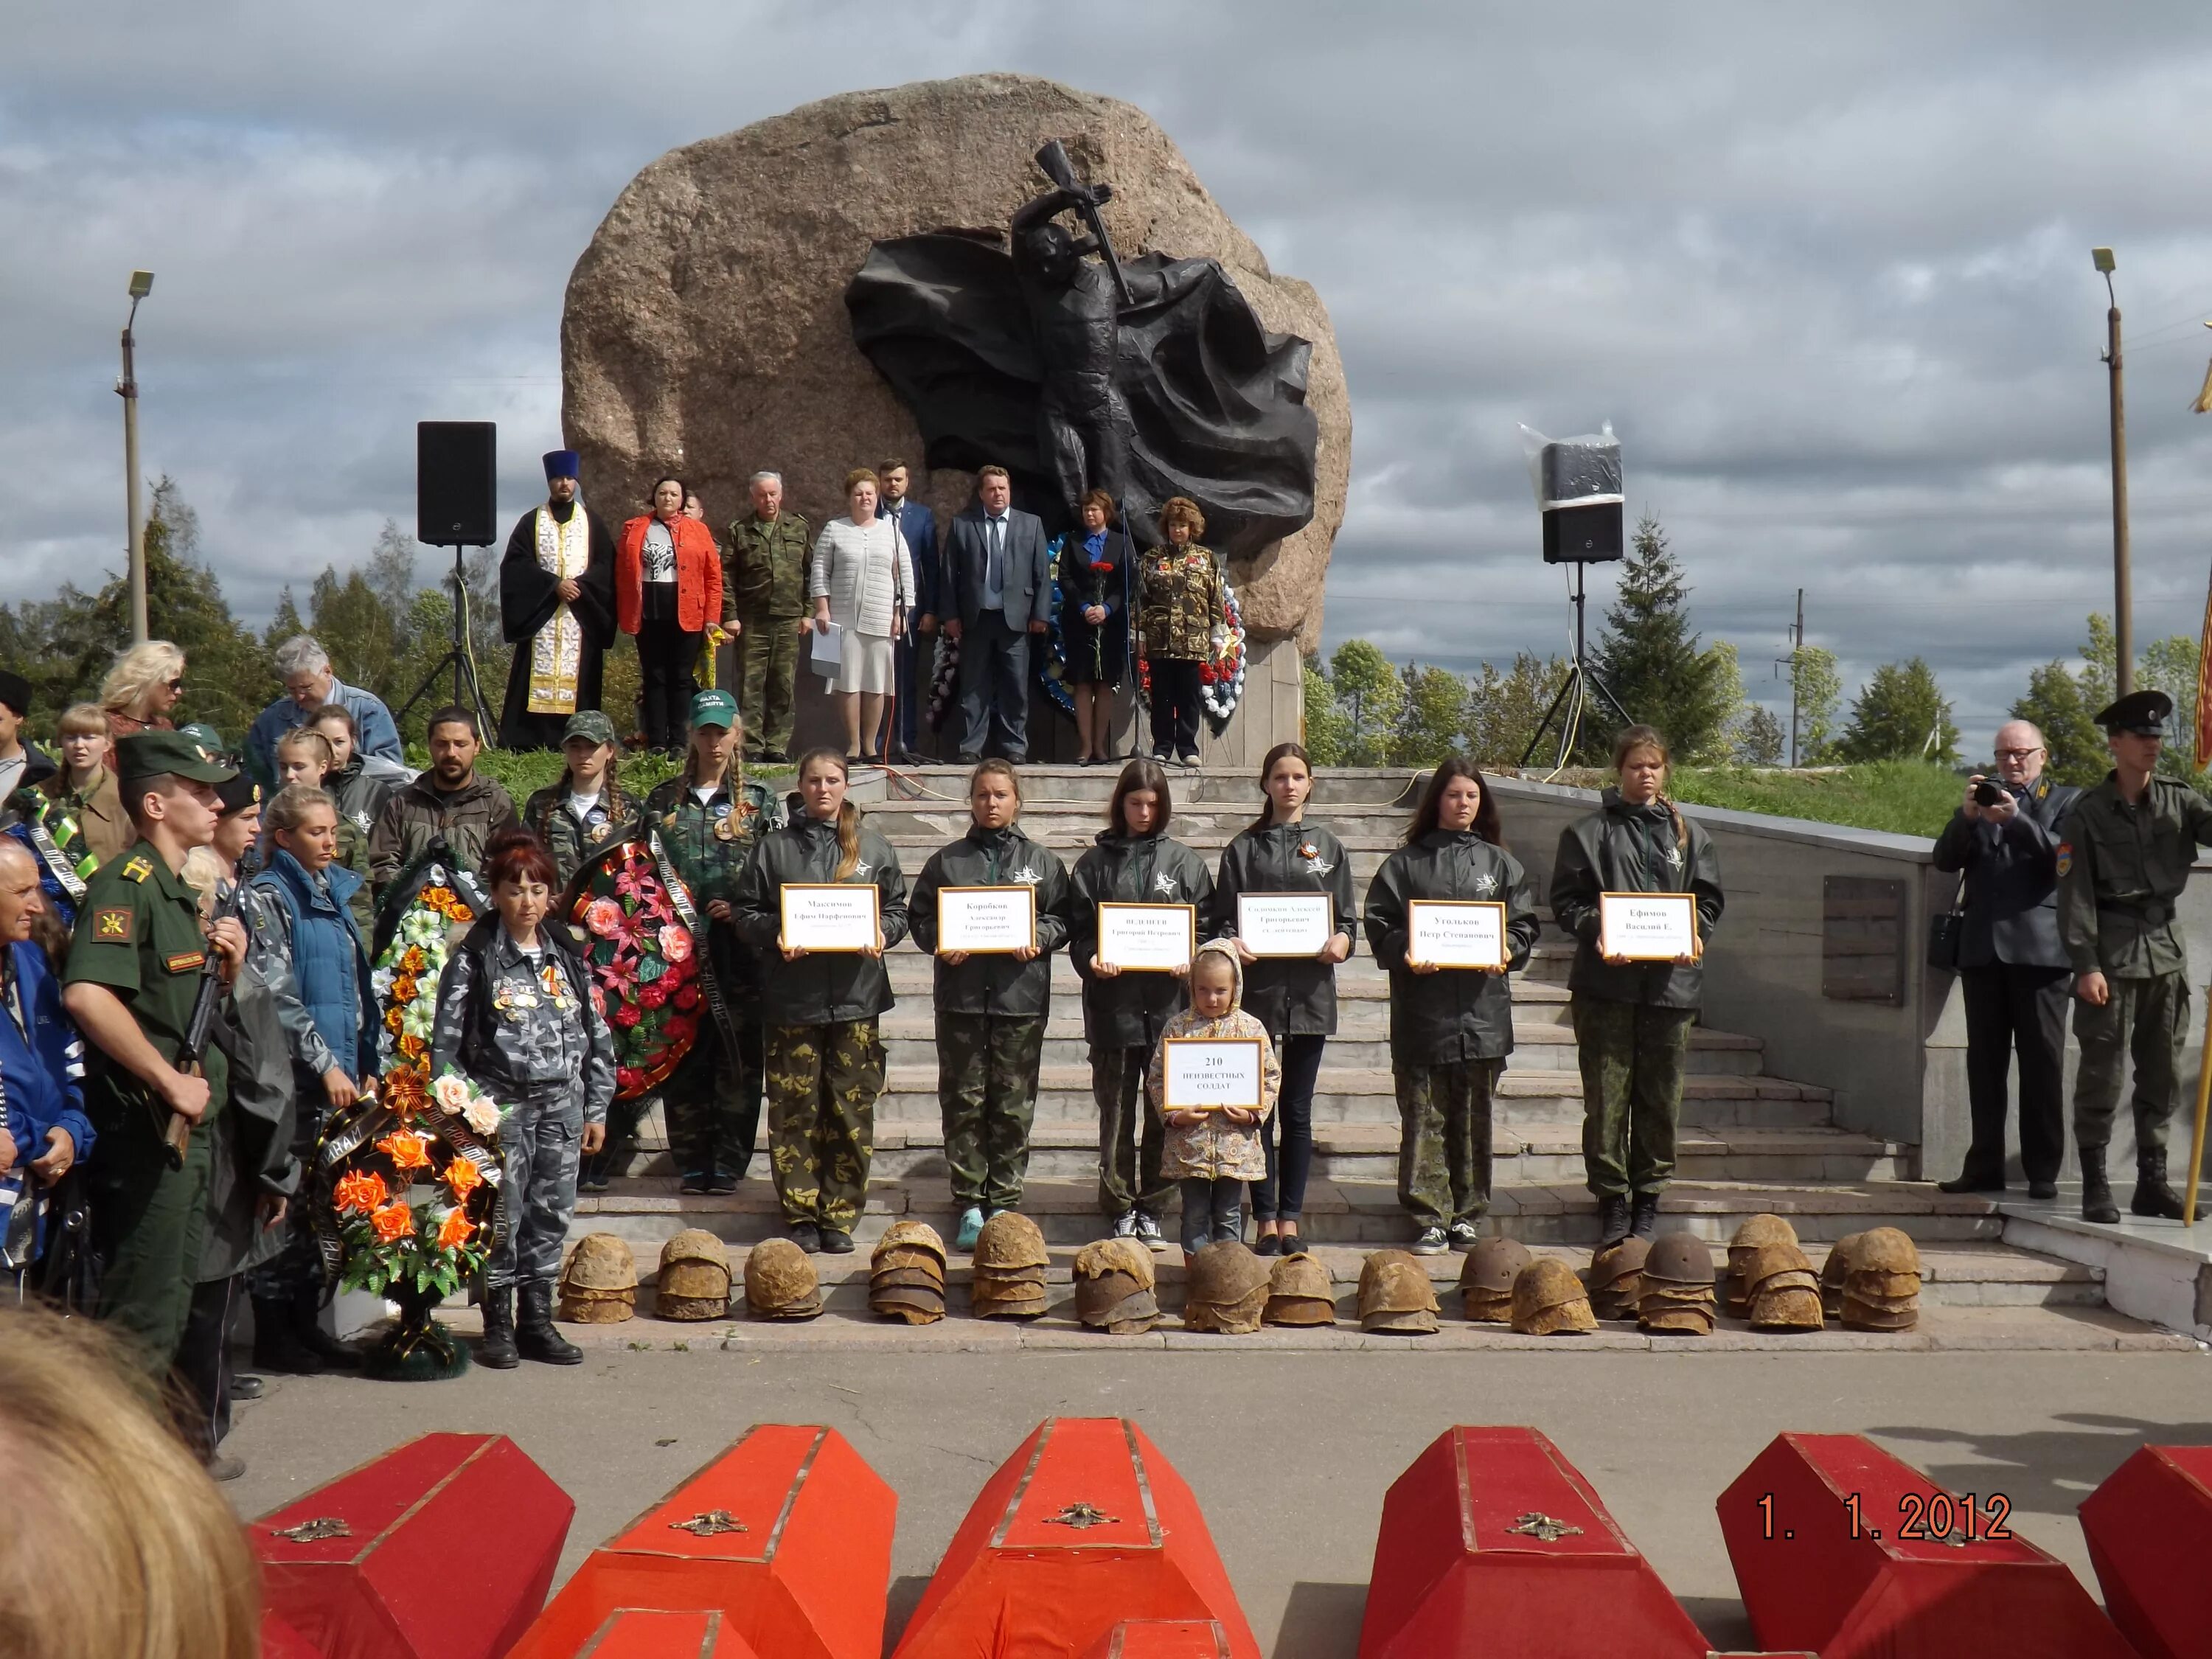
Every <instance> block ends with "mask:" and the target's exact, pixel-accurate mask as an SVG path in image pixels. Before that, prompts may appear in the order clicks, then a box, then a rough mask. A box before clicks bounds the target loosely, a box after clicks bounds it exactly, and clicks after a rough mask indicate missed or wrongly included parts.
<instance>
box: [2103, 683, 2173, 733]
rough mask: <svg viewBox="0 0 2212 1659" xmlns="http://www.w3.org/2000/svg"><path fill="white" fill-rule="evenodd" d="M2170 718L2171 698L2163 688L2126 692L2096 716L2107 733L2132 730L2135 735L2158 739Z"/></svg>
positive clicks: (2171, 716) (2171, 715) (2171, 713)
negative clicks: (2159, 689)
mask: <svg viewBox="0 0 2212 1659" xmlns="http://www.w3.org/2000/svg"><path fill="white" fill-rule="evenodd" d="M2172 718H2173V699H2172V697H2169V696H2166V693H2165V692H2163V691H2158V690H2148V689H2147V690H2142V691H2130V692H2129V693H2128V695H2127V696H2124V697H2122V698H2120V699H2119V700H2118V701H2117V702H2114V703H2112V705H2111V706H2110V707H2109V708H2105V709H2103V710H2101V711H2100V713H2099V714H2098V715H2097V724H2098V725H2100V726H2103V727H2104V728H2105V730H2106V732H2134V733H2135V734H2136V736H2138V737H2144V738H2162V737H2164V736H2165V735H2166V721H2167V720H2171V719H2172Z"/></svg>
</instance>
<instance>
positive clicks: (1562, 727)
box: [1521, 563, 1636, 772]
mask: <svg viewBox="0 0 2212 1659" xmlns="http://www.w3.org/2000/svg"><path fill="white" fill-rule="evenodd" d="M1588 569H1589V566H1588V565H1585V564H1581V563H1577V565H1576V566H1575V589H1574V592H1573V593H1572V594H1571V596H1570V601H1569V602H1570V603H1571V604H1572V605H1573V606H1574V608H1575V655H1574V660H1573V662H1572V663H1571V665H1569V666H1568V669H1567V678H1566V679H1565V682H1564V683H1563V684H1561V685H1560V687H1559V696H1555V697H1553V699H1552V706H1551V707H1550V708H1547V709H1546V710H1545V711H1544V718H1543V719H1542V720H1539V721H1537V722H1536V730H1535V731H1534V733H1532V734H1531V735H1530V737H1529V738H1528V747H1527V748H1526V749H1524V750H1522V751H1521V764H1522V765H1523V766H1526V765H1528V761H1529V758H1530V757H1532V756H1533V755H1534V754H1535V752H1536V749H1537V746H1538V745H1539V744H1541V743H1542V742H1543V741H1544V733H1545V732H1547V731H1549V730H1551V728H1552V723H1553V721H1554V720H1557V721H1558V722H1559V758H1558V759H1557V760H1556V761H1554V762H1553V764H1552V769H1553V771H1554V772H1557V771H1559V769H1561V768H1563V767H1565V765H1566V763H1567V761H1568V758H1569V757H1571V756H1572V755H1573V753H1574V751H1575V739H1576V738H1577V737H1579V736H1580V735H1581V733H1582V724H1583V710H1585V709H1586V708H1589V704H1590V696H1591V693H1593V692H1595V693H1596V696H1597V699H1598V701H1600V702H1602V703H1603V704H1604V705H1605V706H1606V707H1607V708H1610V709H1611V710H1613V713H1614V714H1618V715H1620V723H1621V724H1622V725H1623V726H1633V725H1635V724H1636V717H1635V716H1634V715H1632V714H1630V713H1629V712H1628V711H1627V710H1626V708H1622V707H1621V706H1620V698H1618V697H1616V696H1613V691H1612V689H1611V688H1610V687H1608V686H1607V684H1606V683H1605V682H1604V681H1603V680H1601V679H1600V678H1598V677H1597V671H1596V670H1595V669H1593V668H1592V667H1591V666H1590V665H1589V653H1588V649H1587V647H1586V646H1585V645H1584V642H1583V602H1584V601H1583V573H1584V572H1585V571H1586V570H1588Z"/></svg>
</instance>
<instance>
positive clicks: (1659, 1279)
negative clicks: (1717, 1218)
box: [1636, 1231, 1716, 1336]
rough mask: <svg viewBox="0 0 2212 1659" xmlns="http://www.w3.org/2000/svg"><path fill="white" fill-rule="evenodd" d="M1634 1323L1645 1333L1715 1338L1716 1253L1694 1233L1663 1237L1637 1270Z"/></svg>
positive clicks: (1645, 1256)
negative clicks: (1714, 1264) (1714, 1255)
mask: <svg viewBox="0 0 2212 1659" xmlns="http://www.w3.org/2000/svg"><path fill="white" fill-rule="evenodd" d="M1636 1277H1637V1291H1636V1322H1637V1324H1638V1327H1639V1328H1642V1329H1644V1330H1646V1331H1654V1332H1662V1333H1667V1334H1674V1335H1680V1336H1711V1334H1712V1331H1713V1322H1714V1317H1715V1314H1716V1309H1715V1306H1714V1297H1713V1253H1712V1250H1711V1247H1710V1246H1708V1245H1707V1244H1706V1243H1705V1240H1704V1239H1702V1238H1699V1237H1698V1236H1697V1235H1696V1234H1695V1233H1691V1232H1682V1231H1676V1232H1669V1233H1662V1234H1660V1235H1659V1237H1656V1238H1655V1239H1653V1240H1652V1241H1651V1248H1650V1250H1648V1251H1646V1252H1645V1254H1644V1265H1643V1266H1642V1267H1639V1268H1638V1269H1637V1274H1636Z"/></svg>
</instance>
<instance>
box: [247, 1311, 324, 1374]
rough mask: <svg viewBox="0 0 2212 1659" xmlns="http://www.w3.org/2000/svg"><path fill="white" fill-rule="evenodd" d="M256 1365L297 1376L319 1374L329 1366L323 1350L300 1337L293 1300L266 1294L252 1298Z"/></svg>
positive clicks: (254, 1363) (254, 1360) (254, 1364)
mask: <svg viewBox="0 0 2212 1659" xmlns="http://www.w3.org/2000/svg"><path fill="white" fill-rule="evenodd" d="M253 1368H254V1370H260V1371H289V1373H291V1375H293V1376H321V1375H322V1374H323V1373H324V1372H325V1371H326V1370H329V1369H330V1367H329V1366H327V1365H325V1364H323V1358H322V1356H321V1355H320V1354H319V1353H317V1352H315V1351H314V1350H313V1348H311V1347H309V1346H307V1344H306V1343H305V1342H302V1341H301V1340H300V1333H299V1329H298V1328H297V1327H296V1326H295V1324H294V1322H293V1320H292V1304H290V1303H289V1302H280V1301H278V1300H276V1298H275V1297H264V1296H257V1297H254V1298H253Z"/></svg>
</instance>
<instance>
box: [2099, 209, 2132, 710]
mask: <svg viewBox="0 0 2212 1659" xmlns="http://www.w3.org/2000/svg"><path fill="white" fill-rule="evenodd" d="M2089 258H2090V260H2091V262H2092V263H2093V264H2095V266H2096V267H2097V270H2099V272H2100V273H2101V274H2102V275H2103V276H2104V278H2105V299H2106V302H2107V303H2106V312H2105V362H2106V363H2107V364H2108V365H2110V367H2111V368H2112V643H2113V647H2114V649H2113V655H2114V656H2115V658H2116V659H2117V660H2116V662H2115V663H2114V665H2113V668H2114V671H2113V675H2112V689H2113V692H2114V695H2115V696H2123V697H2124V696H2127V695H2128V693H2129V692H2130V691H2132V690H2135V689H2136V622H2135V598H2134V595H2133V593H2132V592H2131V591H2130V590H2131V587H2132V586H2133V581H2132V578H2131V576H2130V573H2129V568H2128V416H2127V405H2126V404H2125V402H2124V399H2123V398H2122V396H2121V392H2120V302H2119V301H2118V299H2117V298H2116V297H2114V295H2113V293H2112V249H2110V248H2108V247H2093V248H2091V249H2090V250H2089Z"/></svg>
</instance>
